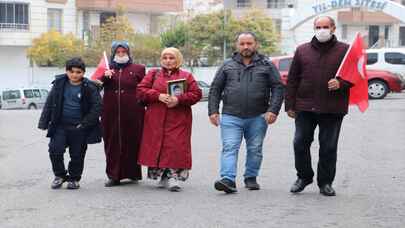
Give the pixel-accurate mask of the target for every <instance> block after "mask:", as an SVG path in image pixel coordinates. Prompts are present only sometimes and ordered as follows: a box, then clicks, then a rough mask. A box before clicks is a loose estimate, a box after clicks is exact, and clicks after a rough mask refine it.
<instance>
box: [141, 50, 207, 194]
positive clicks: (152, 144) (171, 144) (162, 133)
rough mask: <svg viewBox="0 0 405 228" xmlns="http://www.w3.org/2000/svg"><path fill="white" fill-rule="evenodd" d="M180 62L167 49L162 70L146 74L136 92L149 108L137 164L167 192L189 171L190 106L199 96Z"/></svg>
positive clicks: (176, 52) (162, 57) (162, 55)
mask: <svg viewBox="0 0 405 228" xmlns="http://www.w3.org/2000/svg"><path fill="white" fill-rule="evenodd" d="M182 62H183V57H182V55H181V53H180V51H179V50H178V49H176V48H166V49H165V50H163V52H162V54H161V65H162V68H161V69H159V70H151V71H149V72H148V74H147V75H146V76H145V78H144V79H143V80H142V82H141V83H140V84H139V85H138V90H137V93H138V96H139V98H140V99H141V100H142V101H144V102H146V103H147V104H148V105H147V109H146V113H145V122H144V125H145V128H144V131H143V137H142V143H141V149H140V152H139V158H138V163H139V164H140V165H145V166H147V167H148V178H151V179H154V180H159V186H160V187H168V188H169V190H170V191H179V190H180V186H179V182H178V181H185V180H186V179H187V177H188V171H189V170H190V169H191V123H192V114H191V106H192V105H193V104H195V103H197V102H198V101H199V100H200V99H201V96H202V94H201V89H200V88H199V87H198V85H197V82H196V81H195V80H194V77H193V75H192V74H191V73H188V72H186V71H183V70H181V69H180V66H181V64H182ZM172 80H178V81H177V82H178V83H174V84H172V82H170V81H172ZM182 80H183V83H184V84H183V83H182V82H181V81H182ZM179 81H180V82H179ZM168 85H169V86H170V88H168ZM169 90H170V91H169ZM169 93H171V94H169Z"/></svg>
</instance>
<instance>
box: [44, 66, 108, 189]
mask: <svg viewBox="0 0 405 228" xmlns="http://www.w3.org/2000/svg"><path fill="white" fill-rule="evenodd" d="M84 72H85V65H84V63H83V61H82V60H81V59H80V58H73V59H71V60H69V61H67V62H66V74H63V75H57V76H56V77H55V78H56V79H55V81H54V82H53V87H52V89H51V91H50V93H49V95H48V98H47V100H46V103H45V106H44V109H43V110H42V114H41V118H40V120H39V124H38V128H39V129H42V130H46V129H48V134H47V137H50V138H51V140H50V143H49V157H50V160H51V163H52V170H53V172H54V175H55V179H54V180H53V182H52V185H51V187H52V188H53V189H57V188H60V187H61V186H62V185H63V183H64V182H65V181H68V186H67V188H68V189H78V188H79V187H80V185H79V181H80V179H81V175H82V172H83V167H84V157H85V154H86V150H87V144H90V143H97V142H101V128H100V123H99V117H100V114H101V109H102V105H101V96H100V94H99V92H98V89H97V87H96V85H95V84H94V83H93V82H91V81H90V80H88V79H86V78H83V76H84ZM66 147H69V154H70V159H71V160H70V162H69V167H68V171H66V169H65V164H64V161H63V154H64V153H65V148H66ZM68 173H69V175H68Z"/></svg>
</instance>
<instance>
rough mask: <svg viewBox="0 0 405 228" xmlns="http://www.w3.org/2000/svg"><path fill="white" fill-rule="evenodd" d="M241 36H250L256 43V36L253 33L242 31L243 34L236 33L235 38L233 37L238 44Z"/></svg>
mask: <svg viewBox="0 0 405 228" xmlns="http://www.w3.org/2000/svg"><path fill="white" fill-rule="evenodd" d="M242 35H251V36H252V37H253V39H254V40H255V41H256V42H258V40H257V36H256V34H255V33H254V32H251V31H244V32H240V33H238V34H237V35H236V37H235V42H238V40H239V37H240V36H242Z"/></svg>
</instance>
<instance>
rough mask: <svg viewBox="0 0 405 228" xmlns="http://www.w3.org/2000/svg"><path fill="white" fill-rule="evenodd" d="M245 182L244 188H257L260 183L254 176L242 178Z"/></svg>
mask: <svg viewBox="0 0 405 228" xmlns="http://www.w3.org/2000/svg"><path fill="white" fill-rule="evenodd" d="M244 182H245V188H247V189H249V190H259V189H260V185H259V184H258V183H257V181H256V177H247V178H245V180H244Z"/></svg>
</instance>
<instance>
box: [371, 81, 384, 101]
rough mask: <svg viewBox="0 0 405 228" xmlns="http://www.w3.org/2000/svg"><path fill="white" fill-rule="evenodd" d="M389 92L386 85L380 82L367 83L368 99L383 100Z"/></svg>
mask: <svg viewBox="0 0 405 228" xmlns="http://www.w3.org/2000/svg"><path fill="white" fill-rule="evenodd" d="M388 92H389V89H388V86H387V83H385V82H383V81H381V80H372V81H369V82H368V97H369V98H370V99H383V98H384V97H385V96H387V94H388Z"/></svg>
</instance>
